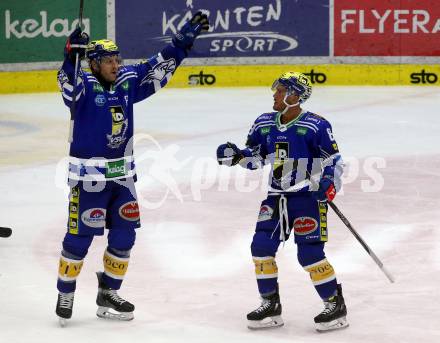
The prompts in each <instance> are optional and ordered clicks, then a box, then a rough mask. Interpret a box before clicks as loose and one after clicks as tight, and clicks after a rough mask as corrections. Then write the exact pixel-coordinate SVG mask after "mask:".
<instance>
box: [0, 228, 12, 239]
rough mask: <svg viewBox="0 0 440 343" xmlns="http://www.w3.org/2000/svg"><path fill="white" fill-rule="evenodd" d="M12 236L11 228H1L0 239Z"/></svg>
mask: <svg viewBox="0 0 440 343" xmlns="http://www.w3.org/2000/svg"><path fill="white" fill-rule="evenodd" d="M11 234H12V230H11V228H9V227H1V226H0V237H3V238H6V237H9V236H10V235H11Z"/></svg>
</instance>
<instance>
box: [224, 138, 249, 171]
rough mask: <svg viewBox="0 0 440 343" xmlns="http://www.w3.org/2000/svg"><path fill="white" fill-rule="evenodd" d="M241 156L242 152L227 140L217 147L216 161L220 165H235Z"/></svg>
mask: <svg viewBox="0 0 440 343" xmlns="http://www.w3.org/2000/svg"><path fill="white" fill-rule="evenodd" d="M242 158H244V155H243V153H242V152H241V150H240V149H239V148H238V147H237V146H236V145H235V144H234V143H230V142H227V143H226V144H221V145H220V146H219V147H218V148H217V162H218V164H220V165H222V164H223V165H225V166H228V167H231V166H235V165H236V164H237V163H239V162H240V161H241V159H242Z"/></svg>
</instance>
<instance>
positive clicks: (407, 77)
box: [0, 64, 440, 94]
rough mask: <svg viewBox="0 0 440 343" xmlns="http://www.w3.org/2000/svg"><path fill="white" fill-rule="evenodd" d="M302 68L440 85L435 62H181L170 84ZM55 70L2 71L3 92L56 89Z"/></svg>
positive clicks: (346, 77) (330, 80) (370, 80)
mask: <svg viewBox="0 0 440 343" xmlns="http://www.w3.org/2000/svg"><path fill="white" fill-rule="evenodd" d="M289 70H293V71H300V72H303V73H305V74H307V75H308V76H309V78H310V79H311V81H312V83H313V84H314V85H315V86H321V85H322V86H326V85H328V86H352V85H353V86H355V85H368V86H405V85H406V86H416V85H420V86H437V85H440V82H439V75H440V65H438V64H437V65H436V64H426V65H420V64H400V65H399V64H380V65H375V64H372V65H370V64H319V65H304V64H302V65H240V66H235V65H224V66H217V65H215V66H181V67H179V68H178V70H177V71H176V73H175V75H174V77H173V78H172V80H171V82H170V84H169V85H168V87H174V88H185V87H205V88H206V87H249V86H250V87H255V86H266V87H267V86H270V85H271V84H272V82H273V80H274V79H275V78H276V77H277V76H278V75H280V74H281V73H283V72H285V71H289ZM57 90H58V88H57V83H56V71H55V70H42V71H22V72H0V93H3V94H5V93H35V92H53V91H57Z"/></svg>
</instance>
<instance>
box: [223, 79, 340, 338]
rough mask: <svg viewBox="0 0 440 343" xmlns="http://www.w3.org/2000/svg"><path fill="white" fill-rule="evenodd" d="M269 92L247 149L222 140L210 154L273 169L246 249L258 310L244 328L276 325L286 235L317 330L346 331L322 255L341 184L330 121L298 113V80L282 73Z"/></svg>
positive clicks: (306, 83) (301, 87)
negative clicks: (310, 289) (315, 307)
mask: <svg viewBox="0 0 440 343" xmlns="http://www.w3.org/2000/svg"><path fill="white" fill-rule="evenodd" d="M272 90H273V91H274V96H273V98H274V105H273V109H274V110H275V111H276V112H271V113H264V114H262V115H261V116H259V117H258V118H257V119H256V121H255V123H254V125H253V126H252V128H251V129H250V132H249V135H248V137H247V142H246V148H245V149H239V148H238V147H237V146H236V145H235V144H233V143H229V142H228V143H226V144H222V145H220V146H219V147H218V149H217V159H218V162H219V163H220V164H223V165H228V166H233V165H236V164H239V165H240V166H242V167H245V168H248V169H256V168H259V167H262V166H264V165H265V164H270V165H271V167H272V170H271V177H270V187H269V193H268V197H267V199H265V200H264V201H263V202H262V204H261V208H260V213H259V216H258V221H257V224H256V230H255V234H254V237H253V241H252V245H251V252H252V256H253V260H254V264H255V273H256V278H257V284H258V290H259V292H260V294H261V297H262V304H261V306H260V307H258V308H257V309H256V310H255V311H252V312H250V313H249V314H248V315H247V319H248V327H249V328H250V329H261V328H269V327H277V326H282V325H283V320H282V318H281V302H280V296H279V288H278V281H277V276H278V268H277V265H276V261H275V255H276V252H277V250H278V247H279V245H280V243H281V242H283V243H284V242H285V241H286V240H287V239H288V238H289V236H290V235H291V234H292V233H293V234H294V237H295V243H296V244H297V247H298V261H299V263H300V264H301V266H302V267H303V268H304V269H305V270H306V271H307V272H308V273H309V274H310V278H311V280H312V283H313V285H314V286H315V289H316V291H317V293H318V294H319V296H320V297H321V298H322V299H323V301H324V306H325V308H324V310H323V311H322V312H321V313H320V314H319V315H317V316H316V317H315V319H314V321H315V326H316V329H317V330H318V331H327V330H333V329H338V328H342V327H346V326H347V325H348V323H347V321H346V314H347V310H346V307H345V303H344V298H343V296H342V288H341V285H340V284H338V283H337V281H336V275H335V271H334V269H333V267H332V266H331V264H330V263H329V262H328V261H327V259H326V256H325V253H324V244H325V242H326V241H327V203H326V202H327V201H328V200H330V201H331V200H333V198H334V196H335V195H336V192H337V190H339V188H340V185H341V179H340V178H341V175H342V160H341V156H340V154H339V150H338V146H337V144H336V141H335V139H334V137H333V133H332V127H331V125H330V123H329V122H328V121H327V120H326V119H324V118H323V117H321V116H318V115H316V114H314V113H312V112H309V111H306V110H303V109H302V108H301V104H302V103H304V102H305V101H306V100H307V99H308V98H309V97H310V95H311V93H312V86H311V83H310V80H309V79H308V78H307V77H306V76H305V75H304V74H301V73H298V72H286V73H284V74H283V75H281V77H280V78H278V79H277V80H276V81H275V82H274V84H273V86H272ZM310 177H312V180H315V182H311V180H310ZM313 185H315V189H314V188H313ZM318 185H319V187H318ZM316 188H318V189H316Z"/></svg>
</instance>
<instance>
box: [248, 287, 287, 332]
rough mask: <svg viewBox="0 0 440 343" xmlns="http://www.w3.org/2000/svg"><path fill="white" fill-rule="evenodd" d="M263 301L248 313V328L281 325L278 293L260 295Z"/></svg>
mask: <svg viewBox="0 0 440 343" xmlns="http://www.w3.org/2000/svg"><path fill="white" fill-rule="evenodd" d="M262 299H263V301H262V303H261V305H260V307H258V308H257V309H256V310H255V311H252V312H251V313H248V315H247V319H248V328H249V329H252V330H258V329H268V328H273V327H277V326H283V325H284V322H283V319H282V318H281V303H280V295H279V294H278V293H275V294H272V295H269V296H267V297H262Z"/></svg>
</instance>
